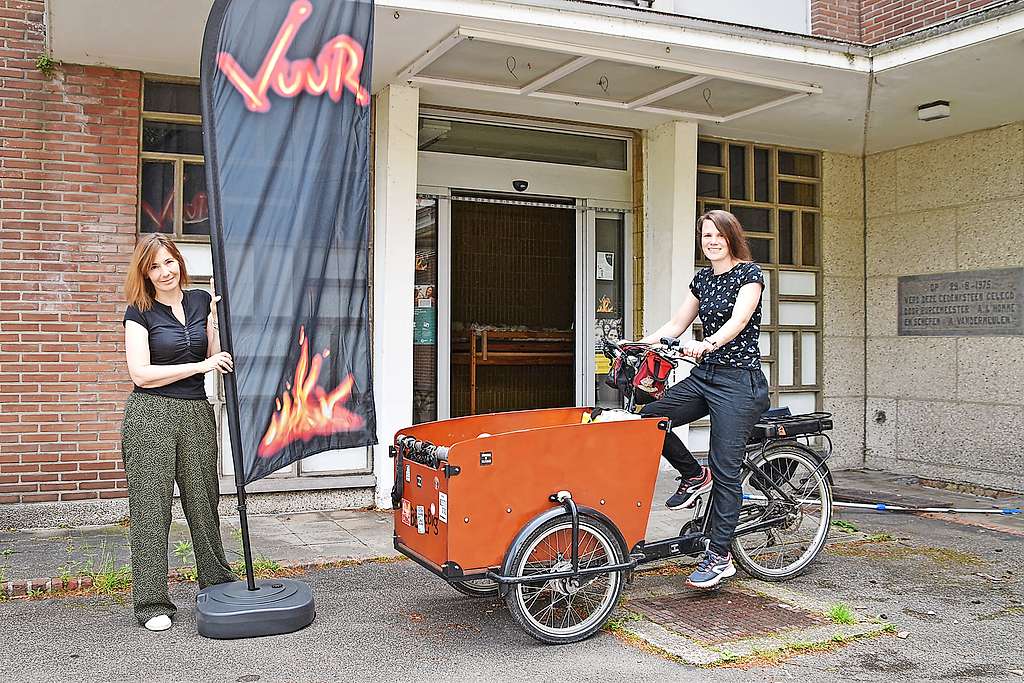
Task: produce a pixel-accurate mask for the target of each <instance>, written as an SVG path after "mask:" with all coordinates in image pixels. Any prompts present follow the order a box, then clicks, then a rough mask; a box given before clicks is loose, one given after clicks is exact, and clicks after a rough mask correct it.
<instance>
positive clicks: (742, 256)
mask: <svg viewBox="0 0 1024 683" xmlns="http://www.w3.org/2000/svg"><path fill="white" fill-rule="evenodd" d="M704 221H711V222H712V223H714V224H715V227H716V228H718V232H720V233H722V236H723V237H725V243H726V244H728V245H729V255H730V256H732V257H733V258H734V259H736V260H738V261H753V260H754V257H753V255H752V254H751V253H750V245H749V244H747V238H746V236H745V235H744V234H743V226H742V225H740V220H739V219H738V218H736V216H733V215H732V214H731V213H729V212H728V211H722V210H721V209H714V210H712V211H705V212H704V213H703V214H701V216H700V218H698V219H697V241H698V242H699V241H700V238H701V234H702V233H703V231H704Z"/></svg>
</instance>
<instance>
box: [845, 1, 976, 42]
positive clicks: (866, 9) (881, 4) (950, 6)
mask: <svg viewBox="0 0 1024 683" xmlns="http://www.w3.org/2000/svg"><path fill="white" fill-rule="evenodd" d="M995 1H996V0H912V1H908V0H861V21H862V28H861V42H864V43H869V44H872V43H880V42H882V41H883V40H888V39H889V38H895V37H897V36H901V35H903V34H905V33H910V32H911V31H916V30H918V29H922V28H927V27H928V26H933V25H935V24H938V23H940V22H942V21H945V20H946V19H951V18H953V17H956V16H959V15H961V14H965V13H967V12H969V11H971V10H976V9H978V8H981V7H984V6H985V5H989V4H992V3H993V2H995Z"/></svg>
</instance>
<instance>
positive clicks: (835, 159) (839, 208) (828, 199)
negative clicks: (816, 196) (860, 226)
mask: <svg viewBox="0 0 1024 683" xmlns="http://www.w3.org/2000/svg"><path fill="white" fill-rule="evenodd" d="M821 178H822V182H824V183H825V184H826V185H827V187H828V190H827V192H825V193H824V194H823V196H822V198H821V212H822V213H823V214H825V215H827V216H830V217H834V218H855V219H857V220H860V218H861V216H863V215H864V194H863V190H864V174H863V169H862V167H861V159H860V157H855V156H849V155H847V154H825V155H823V156H822V159H821Z"/></svg>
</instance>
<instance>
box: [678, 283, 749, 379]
mask: <svg viewBox="0 0 1024 683" xmlns="http://www.w3.org/2000/svg"><path fill="white" fill-rule="evenodd" d="M751 282H756V283H758V284H759V285H761V289H762V291H763V290H764V275H762V274H761V266H759V265H757V264H756V263H737V264H736V265H735V266H733V267H732V268H731V269H730V270H727V271H726V272H724V273H722V274H721V275H715V271H714V270H712V269H711V268H702V269H701V270H700V271H699V272H698V273H697V274H696V275H695V276H694V278H693V282H691V283H690V291H691V292H693V295H694V296H695V297H697V299H698V300H699V302H700V305H699V307H698V309H697V312H698V314H699V315H700V321H701V324H703V326H704V338H705V339H707V338H708V337H710V336H711V335H713V334H715V333H716V332H718V331H719V330H720V329H722V325H724V324H725V323H726V322H728V320H729V318H731V317H732V309H733V308H734V307H735V306H736V295H737V294H739V291H740V287H742V286H743V285H747V284H750V283H751ZM760 332H761V301H760V299H759V300H758V302H757V308H755V309H754V313H753V315H751V316H750V321H749V322H747V326H746V327H744V328H743V330H742V331H741V332H740V333H739V334H738V335H736V337H735V338H734V339H733V340H732V341H730V342H729V343H728V344H723V345H722V347H721V348H719V349H716V350H715V351H712V352H711V353H708V354H707V355H706V356H704V359H705V360H706V361H707V362H709V363H714V364H716V365H728V366H731V367H734V368H749V369H751V370H760V369H761V350H760V348H759V347H758V345H757V337H758V335H759V334H760Z"/></svg>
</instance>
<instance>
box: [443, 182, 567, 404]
mask: <svg viewBox="0 0 1024 683" xmlns="http://www.w3.org/2000/svg"><path fill="white" fill-rule="evenodd" d="M466 199H469V198H466ZM576 268H577V266H576V210H575V205H574V203H573V202H570V203H567V204H566V205H565V206H557V205H556V204H551V205H546V206H545V205H527V204H525V203H519V204H515V203H497V202H489V201H455V202H453V203H452V209H451V328H450V329H451V380H450V392H451V415H452V416H453V417H458V416H461V415H473V414H478V413H489V412H497V411H507V410H526V409H531V408H550V407H559V406H571V405H573V404H574V403H575V398H576V396H575V394H576V386H575V384H576V383H575V381H574V374H575V373H574V369H575V365H576V355H575V347H576V343H575V331H574V330H575V327H576V325H575V318H576Z"/></svg>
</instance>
